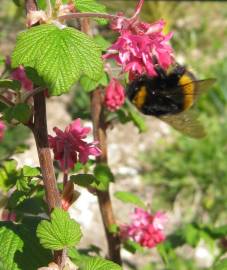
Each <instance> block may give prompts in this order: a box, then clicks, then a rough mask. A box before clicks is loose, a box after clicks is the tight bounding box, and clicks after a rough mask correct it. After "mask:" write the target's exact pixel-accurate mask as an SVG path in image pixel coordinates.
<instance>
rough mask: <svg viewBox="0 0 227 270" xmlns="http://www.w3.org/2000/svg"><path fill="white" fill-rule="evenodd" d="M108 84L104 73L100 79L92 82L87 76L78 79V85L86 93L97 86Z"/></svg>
mask: <svg viewBox="0 0 227 270" xmlns="http://www.w3.org/2000/svg"><path fill="white" fill-rule="evenodd" d="M108 83H109V80H108V76H107V74H106V73H105V72H103V75H102V77H101V78H100V80H98V81H95V80H92V79H90V78H89V77H87V76H82V77H81V78H80V84H81V86H82V87H83V89H84V90H85V91H86V92H90V91H93V90H95V89H96V88H97V87H98V86H99V85H102V86H107V85H108Z"/></svg>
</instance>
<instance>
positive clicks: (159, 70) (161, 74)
mask: <svg viewBox="0 0 227 270" xmlns="http://www.w3.org/2000/svg"><path fill="white" fill-rule="evenodd" d="M152 62H153V64H154V69H155V71H156V72H157V74H158V75H159V77H160V78H162V79H166V77H167V74H166V72H165V70H164V69H163V68H162V67H161V66H160V65H159V63H158V59H157V57H156V56H155V55H153V56H152Z"/></svg>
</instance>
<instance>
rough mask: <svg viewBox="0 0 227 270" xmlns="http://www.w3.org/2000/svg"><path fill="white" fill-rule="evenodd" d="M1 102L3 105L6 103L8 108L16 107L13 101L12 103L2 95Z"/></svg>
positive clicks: (0, 96)
mask: <svg viewBox="0 0 227 270" xmlns="http://www.w3.org/2000/svg"><path fill="white" fill-rule="evenodd" d="M0 101H1V102H2V103H4V104H5V105H7V106H8V107H11V106H14V105H15V104H14V103H13V102H12V101H10V100H9V99H8V98H6V97H4V96H2V95H0Z"/></svg>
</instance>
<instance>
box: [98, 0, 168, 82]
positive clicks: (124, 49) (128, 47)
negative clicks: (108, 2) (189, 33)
mask: <svg viewBox="0 0 227 270" xmlns="http://www.w3.org/2000/svg"><path fill="white" fill-rule="evenodd" d="M143 2H144V0H141V1H140V2H139V4H138V5H137V8H136V10H135V14H134V15H133V17H132V18H130V19H127V18H125V17H123V16H122V15H120V16H119V17H118V19H116V20H114V21H113V23H112V29H113V30H115V31H118V32H119V33H120V36H119V37H118V39H117V41H116V42H115V43H114V44H113V45H112V46H111V47H110V48H109V49H108V51H107V53H106V54H105V55H104V56H103V57H104V59H109V58H113V59H114V60H115V61H116V62H117V63H118V64H119V65H121V67H122V70H123V72H129V79H130V80H132V79H134V78H135V77H136V76H137V75H141V74H147V75H149V76H156V75H157V74H156V71H155V69H154V65H155V64H157V63H158V64H159V65H160V66H161V67H162V68H164V69H167V68H168V67H169V66H170V65H171V63H172V56H171V53H172V48H171V46H170V45H169V44H168V41H169V40H170V38H171V37H172V33H169V34H167V35H165V34H164V33H163V28H164V26H165V22H164V21H163V20H159V21H157V22H155V23H153V24H149V23H144V22H141V21H139V20H138V15H139V12H140V10H141V8H142V5H143ZM154 59H155V60H154Z"/></svg>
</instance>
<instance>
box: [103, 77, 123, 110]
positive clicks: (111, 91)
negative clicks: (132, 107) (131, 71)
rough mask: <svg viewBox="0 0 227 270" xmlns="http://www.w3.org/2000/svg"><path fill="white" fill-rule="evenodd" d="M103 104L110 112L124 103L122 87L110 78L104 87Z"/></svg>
mask: <svg viewBox="0 0 227 270" xmlns="http://www.w3.org/2000/svg"><path fill="white" fill-rule="evenodd" d="M104 102H105V106H106V107H107V109H108V110H109V111H112V112H113V111H116V110H118V109H119V108H120V107H121V106H122V105H123V104H124V102H125V92H124V87H123V86H122V85H121V84H120V83H119V82H118V81H117V80H116V79H115V78H112V79H111V81H110V83H109V85H108V86H107V87H106V93H105V101H104Z"/></svg>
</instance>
